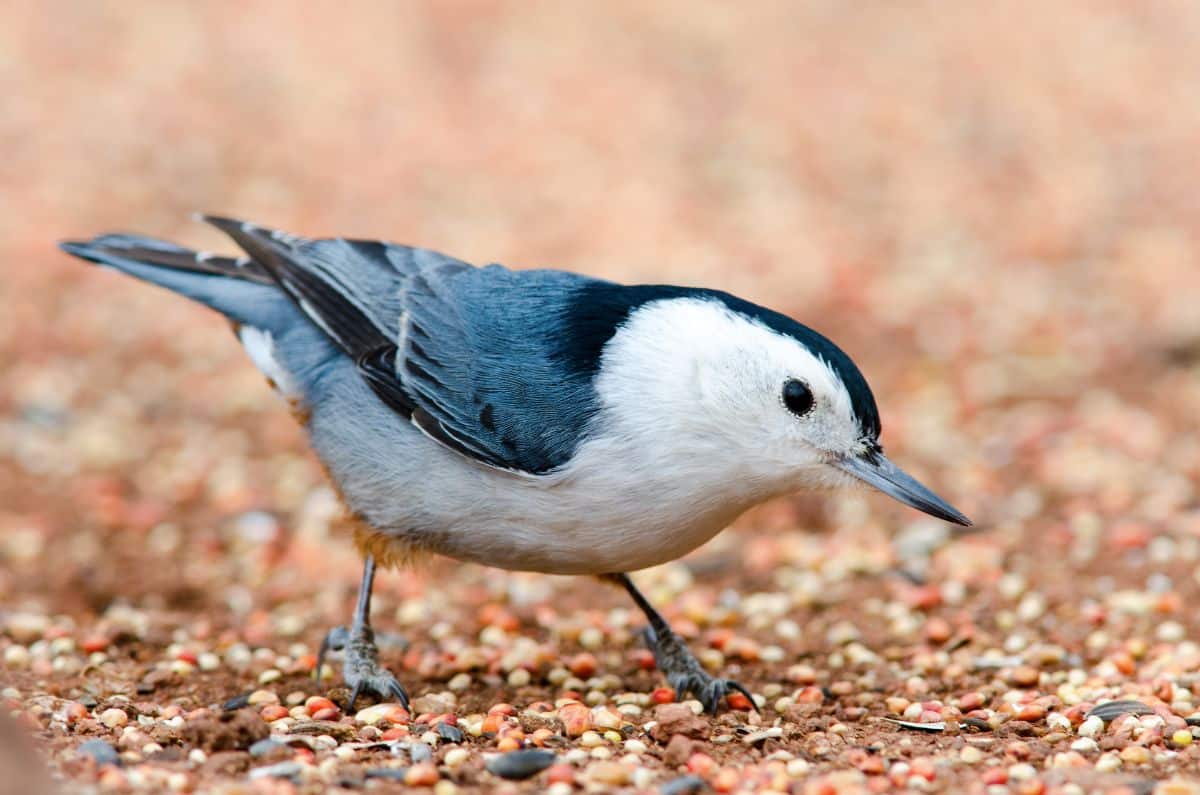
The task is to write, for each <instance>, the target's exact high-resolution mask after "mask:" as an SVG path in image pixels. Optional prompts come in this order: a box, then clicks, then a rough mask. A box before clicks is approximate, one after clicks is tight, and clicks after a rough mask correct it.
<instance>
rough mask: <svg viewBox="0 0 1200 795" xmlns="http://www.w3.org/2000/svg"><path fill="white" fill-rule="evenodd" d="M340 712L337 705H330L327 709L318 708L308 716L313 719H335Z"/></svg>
mask: <svg viewBox="0 0 1200 795" xmlns="http://www.w3.org/2000/svg"><path fill="white" fill-rule="evenodd" d="M341 714H342V712H341V710H339V709H338V708H337V707H330V708H329V709H319V710H317V711H316V712H313V713H311V715H310V717H311V718H312V719H313V720H337V719H338V718H339V717H340V716H341Z"/></svg>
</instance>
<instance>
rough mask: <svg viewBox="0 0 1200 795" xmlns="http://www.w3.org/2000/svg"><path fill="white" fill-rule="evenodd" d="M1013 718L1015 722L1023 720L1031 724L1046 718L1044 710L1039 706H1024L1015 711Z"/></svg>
mask: <svg viewBox="0 0 1200 795" xmlns="http://www.w3.org/2000/svg"><path fill="white" fill-rule="evenodd" d="M1013 717H1014V718H1016V719H1017V720H1024V721H1029V722H1030V723H1033V722H1035V721H1039V720H1041V719H1042V718H1044V717H1046V708H1045V707H1043V706H1041V705H1039V704H1026V705H1025V706H1023V707H1021V708H1020V709H1019V710H1017V712H1016V714H1015V715H1013Z"/></svg>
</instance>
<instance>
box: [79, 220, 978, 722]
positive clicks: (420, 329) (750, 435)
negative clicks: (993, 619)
mask: <svg viewBox="0 0 1200 795" xmlns="http://www.w3.org/2000/svg"><path fill="white" fill-rule="evenodd" d="M205 220H207V221H208V222H210V223H212V224H213V225H214V226H216V227H217V228H218V229H220V230H222V231H223V232H225V233H226V234H228V235H229V236H230V237H231V238H233V240H234V241H235V242H236V243H237V244H238V245H239V246H240V247H241V248H242V249H243V251H244V252H245V256H242V257H239V258H231V257H222V256H215V255H211V254H205V253H198V252H193V251H190V250H188V249H184V248H181V247H179V246H176V245H174V244H171V243H166V242H163V241H159V240H154V239H150V238H145V237H139V236H132V235H103V236H101V237H97V238H95V239H94V240H91V241H89V242H70V243H63V244H62V247H63V249H65V250H66V251H68V252H69V253H71V254H74V255H76V256H79V257H82V258H84V259H87V260H91V261H93V262H97V263H100V264H103V265H107V266H110V267H113V268H116V269H117V270H120V271H124V272H125V273H128V274H130V275H132V276H136V277H138V278H140V279H144V280H146V281H149V282H152V283H154V284H158V285H160V286H163V287H166V288H168V289H171V290H174V291H176V292H178V293H182V294H183V295H185V296H187V297H189V298H192V299H193V300H196V301H199V302H200V303H202V304H206V305H207V306H210V307H212V308H213V309H215V310H217V311H218V312H221V313H222V314H224V315H225V316H227V317H228V318H229V319H230V320H231V321H232V322H233V324H234V327H235V329H236V330H237V334H238V337H239V338H240V339H241V342H242V344H243V346H245V349H246V351H247V353H248V354H249V355H250V358H251V359H252V360H253V361H254V363H255V364H256V365H257V366H258V368H259V369H260V370H261V371H262V372H263V373H264V374H265V375H266V376H267V377H268V378H269V379H270V381H271V383H272V384H273V385H274V387H275V388H276V389H277V390H278V391H279V392H281V393H283V394H284V395H285V396H286V397H287V398H288V399H289V400H290V401H291V402H292V403H293V405H295V406H296V407H297V408H298V414H299V415H300V416H301V418H302V421H303V422H304V423H305V425H306V426H307V430H308V433H309V435H310V437H311V442H312V446H313V448H314V450H315V451H316V453H317V455H318V456H319V457H320V458H321V460H322V461H323V462H324V464H325V466H326V468H327V469H328V470H329V473H330V476H331V477H332V478H333V480H334V481H335V483H336V486H337V488H338V489H339V491H340V492H341V495H342V497H343V500H344V501H345V503H346V505H347V506H348V508H349V510H350V511H351V512H352V513H353V515H354V516H356V517H357V518H358V519H360V520H361V522H360V524H359V529H358V530H357V531H356V541H357V543H358V545H359V547H360V549H361V551H362V553H363V555H364V557H365V561H366V563H365V567H364V572H363V579H362V583H361V585H360V588H359V598H358V604H357V608H356V609H355V612H354V617H353V621H352V622H351V624H350V626H349V628H343V627H339V628H336V629H334V630H332V631H331V632H330V633H329V635H328V636H327V637H326V639H325V642H324V643H323V644H322V655H321V657H322V658H323V657H324V653H325V652H326V651H327V650H328V649H330V648H340V649H342V650H343V651H344V653H345V663H344V674H345V679H346V683H347V684H348V685H349V686H350V687H351V688H352V696H351V706H353V702H354V701H356V700H357V696H358V695H359V693H360V692H362V691H364V690H370V691H373V692H375V693H377V694H379V695H381V696H383V697H394V698H396V699H398V700H400V701H401V702H404V703H407V696H406V695H405V692H404V689H403V688H402V687H401V686H400V684H399V682H398V681H397V680H396V678H395V677H394V676H393V675H392V674H391V673H390V672H389V671H388V670H387V669H385V668H383V667H381V666H380V665H379V663H378V660H377V656H378V655H377V650H376V647H375V643H374V635H373V632H372V630H371V627H370V624H369V621H368V613H369V609H370V597H371V586H372V581H373V578H374V574H375V567H376V564H377V563H378V564H380V565H384V566H387V565H395V564H397V563H402V562H405V561H408V560H410V559H412V558H413V557H415V556H419V555H420V554H422V553H437V554H441V555H446V556H448V557H451V558H456V559H458V560H464V561H472V562H475V563H481V564H484V565H487V566H498V567H501V568H505V569H515V570H521V571H538V572H548V573H553V574H587V575H598V576H601V577H603V578H605V579H609V580H613V581H615V582H618V583H619V584H621V585H622V586H623V587H624V588H626V589H627V590H628V591H629V593H630V595H631V596H632V597H633V599H634V600H635V601H636V603H637V605H638V606H639V607H640V608H641V609H642V611H643V612H645V614H646V617H647V618H648V620H649V623H650V626H649V627H648V628H647V630H646V633H645V636H646V640H647V642H648V643H649V645H650V647H651V648H652V650H653V651H654V654H655V659H656V660H657V662H658V666H659V668H660V669H661V670H662V671H663V673H664V674H665V675H666V677H667V680H668V681H669V682H670V684H671V685H672V687H674V688H675V689H676V691H677V692H679V693H680V695H683V693H685V692H690V693H692V694H694V695H695V696H696V697H697V698H699V699H700V700H701V701H702V702H703V703H704V705H705V706H706V707H707V708H708V709H709V710H715V709H716V707H717V705H718V703H719V702H720V700H721V699H722V697H723V696H725V695H726V694H727V693H729V692H730V691H739V692H742V693H743V694H745V695H747V696H749V693H747V691H746V690H745V689H744V688H743V687H742V686H741V685H740V684H738V683H737V682H733V681H731V680H728V679H721V678H714V677H712V676H710V675H709V674H708V673H707V672H705V671H704V670H703V669H702V668H701V666H700V665H699V664H698V663H697V661H696V659H695V657H694V656H693V655H692V654H691V652H690V651H689V650H688V649H687V647H686V645H685V644H684V643H683V641H681V640H680V638H679V636H678V635H676V634H675V633H674V632H672V631H671V629H670V627H669V626H668V625H667V623H666V621H665V620H664V619H663V618H662V617H661V616H660V615H659V614H658V612H657V611H656V610H655V609H654V608H653V607H652V606H651V605H650V604H649V603H648V602H647V601H646V599H645V598H644V597H643V596H642V594H641V593H640V592H639V591H638V590H637V589H636V588H635V587H634V585H633V583H632V581H631V580H630V579H629V577H628V574H627V573H628V572H630V571H636V570H638V569H642V568H646V567H647V566H654V565H656V564H659V563H663V562H666V561H669V560H673V559H675V558H678V557H680V556H682V555H684V554H685V553H687V552H689V551H691V550H693V549H695V548H696V547H698V546H700V545H701V544H703V543H704V542H705V541H707V540H708V539H710V538H712V537H713V536H714V535H715V534H716V533H717V532H719V531H720V530H721V529H722V528H724V527H725V526H726V525H728V524H729V523H730V522H731V521H732V520H733V519H734V518H735V517H737V516H738V515H739V514H741V513H742V512H743V511H745V510H746V509H748V508H749V507H751V506H752V505H755V504H757V503H760V502H762V501H764V500H767V499H769V498H771V497H775V496H778V495H782V494H787V493H790V492H795V491H798V490H802V489H810V488H825V487H832V486H840V485H845V484H850V483H859V482H865V483H867V484H870V485H871V486H874V487H875V488H877V489H879V490H881V491H883V492H885V493H887V494H889V495H891V496H892V497H895V498H896V499H898V500H900V501H901V502H904V503H906V504H907V505H910V506H912V507H914V508H917V509H918V510H921V511H924V512H926V513H929V514H932V515H933V516H937V517H939V518H941V519H945V520H947V521H950V522H955V523H958V524H961V525H968V524H970V522H969V521H968V520H967V518H966V517H965V516H963V515H962V514H961V513H959V512H958V511H957V510H955V509H954V508H953V507H951V506H950V505H949V504H947V503H946V502H945V501H944V500H942V499H941V498H940V497H938V496H937V495H935V494H934V493H933V492H931V491H930V490H929V489H927V488H925V487H924V486H922V485H921V484H920V483H918V482H917V481H916V480H914V479H913V478H911V477H909V476H908V475H906V474H905V473H904V472H902V471H901V470H900V469H898V468H897V467H896V466H895V465H893V464H892V463H891V462H890V461H889V460H888V459H887V458H885V457H884V455H883V452H882V450H881V448H880V445H879V433H880V424H879V413H878V411H877V409H876V406H875V399H874V397H873V396H872V394H871V390H870V388H869V387H868V386H867V382H866V380H865V379H864V378H863V376H862V373H860V372H859V370H858V368H857V367H856V366H855V364H854V362H853V361H851V360H850V357H848V356H847V355H846V354H845V353H843V352H842V350H841V349H839V348H838V347H837V346H836V345H834V344H833V343H832V342H830V341H829V340H828V339H826V338H825V337H823V336H821V335H820V334H818V333H817V332H816V331H813V330H812V329H810V328H808V327H806V326H803V325H801V324H799V323H797V322H796V321H794V320H792V319H790V318H788V317H785V316H784V315H781V314H779V313H777V312H773V311H771V310H769V309H765V308H763V307H760V306H757V305H755V304H752V303H750V302H748V301H744V300H742V299H740V298H736V297H734V296H732V295H729V294H727V293H722V292H718V291H715V290H705V289H698V288H689V287H671V286H657V285H637V286H626V285H620V284H615V283H612V282H608V281H602V280H599V279H593V278H589V277H586V276H581V275H578V274H573V273H566V272H563V271H554V270H525V271H513V270H508V269H507V268H504V267H501V266H499V265H489V266H487V267H484V268H477V267H474V266H472V265H468V264H467V263H465V262H461V261H459V260H456V259H453V258H451V257H447V256H445V255H442V254H438V253H436V252H433V251H429V250H425V249H419V248H410V247H408V246H400V245H394V244H390V243H382V242H375V241H364V240H345V239H340V238H335V239H320V240H310V239H305V238H301V237H295V236H292V235H287V234H283V233H280V232H274V231H271V230H268V229H264V228H261V227H258V226H255V225H253V224H248V223H243V222H240V221H235V220H231V219H227V218H219V217H207V218H206V219H205ZM319 670H320V665H319V664H318V671H319ZM751 703H753V700H752V699H751Z"/></svg>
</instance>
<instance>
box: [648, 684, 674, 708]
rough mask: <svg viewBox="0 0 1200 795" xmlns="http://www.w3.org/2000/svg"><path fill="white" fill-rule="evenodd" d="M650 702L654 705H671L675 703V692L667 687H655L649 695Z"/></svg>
mask: <svg viewBox="0 0 1200 795" xmlns="http://www.w3.org/2000/svg"><path fill="white" fill-rule="evenodd" d="M650 700H651V701H653V702H654V703H655V704H673V703H675V691H674V690H673V689H672V688H669V687H656V688H654V692H653V693H651V694H650Z"/></svg>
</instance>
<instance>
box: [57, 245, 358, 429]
mask: <svg viewBox="0 0 1200 795" xmlns="http://www.w3.org/2000/svg"><path fill="white" fill-rule="evenodd" d="M59 245H60V246H61V247H62V249H63V251H66V252H67V253H68V254H73V255H75V256H76V257H80V258H82V259H85V260H88V261H90V262H95V263H97V264H100V265H104V266H106V267H109V268H114V269H115V270H118V271H121V272H123V273H127V274H129V275H130V276H134V277H136V278H138V279H141V280H143V281H147V282H150V283H151V284H157V285H158V286H160V287H165V288H167V289H168V290H173V291H174V292H177V293H179V294H180V295H184V296H187V297H188V298H191V299H192V300H193V301H198V302H199V303H201V304H204V305H205V306H208V307H211V308H212V309H215V310H217V311H218V312H220V313H221V314H223V315H225V316H226V317H227V318H229V319H230V320H231V321H233V324H234V327H235V330H236V332H237V335H238V339H239V340H241V342H242V346H243V347H244V348H245V349H246V353H247V354H249V355H250V358H251V360H252V361H253V362H254V364H255V365H256V366H257V367H258V369H259V370H260V371H261V372H262V373H263V374H264V375H265V376H267V379H268V381H269V382H270V383H271V384H272V385H273V386H274V387H275V388H276V389H277V390H278V391H279V392H281V393H282V394H283V395H284V396H285V397H287V398H288V399H289V400H290V401H291V402H292V405H293V408H295V409H297V410H298V411H299V412H300V414H301V415H302V416H304V415H305V413H306V411H307V409H305V408H304V406H305V405H306V404H307V403H308V399H309V397H310V394H309V393H310V391H311V389H312V388H313V387H314V385H315V384H316V383H317V381H318V380H319V378H320V377H321V374H322V373H323V372H324V371H325V370H326V369H327V367H328V364H329V363H330V362H332V361H334V360H336V359H337V358H338V356H339V354H338V350H337V349H336V348H335V347H334V345H333V343H332V342H331V341H330V340H329V339H328V338H327V337H326V336H325V334H324V333H323V332H322V331H321V330H320V329H319V328H317V327H316V326H315V325H313V324H312V323H311V322H310V321H309V320H308V319H307V318H306V317H305V316H304V314H303V313H302V312H301V311H300V309H299V308H297V306H296V304H295V303H293V302H292V300H291V299H290V298H288V296H287V293H285V292H284V291H283V289H282V288H281V287H280V286H279V285H278V283H277V282H276V281H275V280H274V279H273V278H272V277H271V276H270V274H268V273H267V271H266V270H265V269H264V268H263V267H262V266H261V265H260V264H258V263H257V262H255V261H254V260H253V259H250V258H248V257H238V258H234V257H221V256H216V255H213V254H207V253H204V252H197V251H191V250H189V249H186V248H183V247H181V246H177V245H175V244H174V243H167V242H165V241H162V240H155V239H153V238H149V237H139V236H136V235H101V236H100V237H97V238H95V239H93V240H89V241H86V242H64V243H60V244H59Z"/></svg>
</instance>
